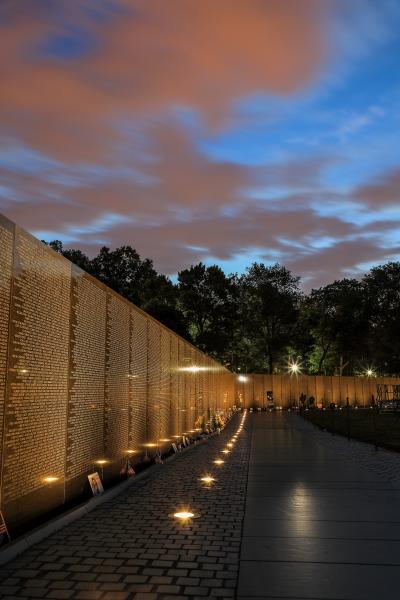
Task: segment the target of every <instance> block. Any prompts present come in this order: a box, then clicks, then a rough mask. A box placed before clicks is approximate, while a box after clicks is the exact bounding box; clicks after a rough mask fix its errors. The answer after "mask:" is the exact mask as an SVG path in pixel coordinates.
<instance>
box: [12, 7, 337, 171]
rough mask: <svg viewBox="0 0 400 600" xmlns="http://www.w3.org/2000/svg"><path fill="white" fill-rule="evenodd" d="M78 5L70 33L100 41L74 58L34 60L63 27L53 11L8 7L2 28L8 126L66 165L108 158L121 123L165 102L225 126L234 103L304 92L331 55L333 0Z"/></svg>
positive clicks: (68, 18)
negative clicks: (325, 23) (99, 14)
mask: <svg viewBox="0 0 400 600" xmlns="http://www.w3.org/2000/svg"><path fill="white" fill-rule="evenodd" d="M28 4H29V3H28ZM82 4H83V5H84V4H85V3H76V6H74V4H73V3H72V5H70V6H69V4H68V3H62V5H60V6H62V8H63V10H64V12H65V15H64V16H63V19H64V21H65V25H64V27H65V28H67V25H68V24H69V23H71V22H73V24H74V26H75V27H76V26H81V27H82V29H83V34H82V35H85V32H86V34H87V35H88V36H89V35H90V36H93V38H94V39H95V40H96V43H95V44H94V49H93V51H92V52H88V53H87V54H85V55H84V56H83V57H82V58H81V59H80V60H79V61H78V60H75V61H67V60H55V59H52V58H51V56H48V57H46V56H41V57H40V58H38V56H37V47H38V44H39V43H40V42H42V41H43V40H46V39H47V38H48V37H49V36H52V35H61V34H62V33H64V30H63V21H62V20H60V19H58V20H57V19H55V18H54V15H53V12H54V10H53V12H52V10H51V8H50V6H49V10H48V14H47V20H46V14H43V13H44V11H39V12H38V13H37V14H35V12H34V11H33V10H27V11H26V12H23V11H18V12H17V10H18V9H15V13H14V12H13V10H12V8H9V11H8V13H9V14H8V17H9V18H8V19H6V20H5V24H3V25H2V26H1V27H0V54H1V56H3V57H7V60H2V62H1V66H0V111H1V113H2V114H3V115H4V116H5V118H6V123H7V125H6V127H7V128H8V130H9V132H10V133H12V134H13V135H18V137H19V138H20V139H21V140H23V141H25V142H26V143H28V144H30V145H32V146H33V147H35V148H38V149H40V150H43V151H44V152H46V153H49V154H52V155H54V156H57V157H61V158H62V159H67V160H69V161H74V160H86V161H88V160H94V159H96V160H97V159H98V158H99V157H102V158H103V159H104V160H112V151H113V148H114V146H115V145H116V144H117V143H118V142H120V140H121V138H123V135H124V134H123V132H122V131H121V130H120V129H118V128H117V126H116V123H117V120H118V119H121V120H122V119H124V120H129V119H131V118H137V117H138V116H140V117H141V118H143V117H144V116H145V115H147V116H148V115H150V114H152V113H154V112H155V111H156V112H157V111H164V110H165V109H166V108H168V107H170V106H175V105H187V106H191V107H193V108H194V109H196V110H198V111H199V112H200V114H202V115H203V116H204V118H205V119H206V120H207V121H208V122H209V123H214V124H221V123H223V122H224V120H225V119H226V117H227V115H228V113H229V110H230V105H231V102H232V101H233V100H234V99H237V98H239V97H242V96H246V95H247V94H251V93H255V92H260V91H265V92H273V93H279V94H289V93H292V92H294V91H296V90H298V89H300V88H302V87H304V86H305V85H306V84H307V83H308V82H309V81H310V79H311V78H312V77H314V76H315V75H316V74H317V73H318V71H319V68H320V66H321V62H322V60H323V57H324V56H325V51H326V48H325V42H324V37H325V39H326V36H324V28H323V27H321V22H322V20H323V18H324V15H325V12H326V9H327V7H328V6H329V2H328V1H327V0H326V1H325V0H302V2H298V0H269V1H268V2H266V1H265V0H235V1H234V2H232V0H218V1H215V0H201V2H199V1H198V0H168V2H165V0H130V1H128V0H125V1H124V2H122V1H121V2H117V3H116V5H117V7H118V9H119V10H116V11H115V12H114V13H112V12H111V11H110V14H109V15H108V18H107V19H92V20H90V19H89V18H88V16H87V13H86V12H85V11H84V10H81V6H82ZM46 5H47V3H46ZM0 10H1V9H0Z"/></svg>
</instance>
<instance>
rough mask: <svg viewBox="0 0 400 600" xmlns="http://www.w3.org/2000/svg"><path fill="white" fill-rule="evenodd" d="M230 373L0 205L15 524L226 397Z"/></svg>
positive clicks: (7, 453)
mask: <svg viewBox="0 0 400 600" xmlns="http://www.w3.org/2000/svg"><path fill="white" fill-rule="evenodd" d="M234 401H235V398H234V376H233V375H232V374H231V373H229V371H227V370H226V369H225V368H223V367H222V366H221V365H219V364H218V363H217V362H215V361H213V360H212V359H210V358H209V357H207V356H206V355H204V354H203V353H201V352H200V351H199V350H197V349H196V348H194V347H193V346H192V345H191V344H189V343H188V342H186V341H185V340H183V339H182V338H180V337H179V336H177V335H176V334H174V333H173V332H172V331H170V330H168V329H167V328H166V327H164V326H163V325H161V324H160V323H158V322H157V321H156V320H155V319H153V318H152V317H150V316H149V315H147V314H146V313H144V312H143V311H141V310H140V309H138V308H137V307H136V306H134V305H133V304H131V303H130V302H128V301H127V300H125V299H124V298H122V297H121V296H119V295H118V294H116V293H115V292H113V291H112V290H110V289H109V288H107V287H106V286H105V285H103V284H102V283H100V282H99V281H97V280H96V279H94V278H93V277H91V276H90V275H88V274H87V273H85V272H84V271H82V270H81V269H79V268H78V267H76V266H75V265H73V264H72V263H70V262H69V261H67V260H66V259H65V258H64V257H62V256H60V255H59V254H57V253H56V252H54V251H53V250H51V249H50V248H48V247H46V246H45V245H44V244H43V243H41V242H40V241H39V240H37V239H35V238H34V237H33V236H31V235H30V234H28V233H27V232H25V231H24V230H22V229H21V228H19V227H18V226H17V225H14V224H13V223H12V222H10V221H9V220H7V219H6V218H5V217H2V216H0V460H1V463H0V464H1V469H0V477H1V478H0V510H1V511H2V513H3V515H4V518H5V521H6V523H7V525H8V527H9V529H11V531H12V530H13V529H15V528H16V527H19V526H21V525H23V523H24V522H26V521H29V520H31V519H33V518H34V517H36V516H39V515H40V514H42V513H46V512H48V511H50V510H52V509H55V508H58V507H59V506H61V505H62V504H63V503H65V502H68V501H70V500H72V499H74V498H76V497H77V496H79V495H80V494H82V493H83V492H85V491H87V490H88V481H87V475H88V474H89V473H92V472H94V471H98V472H99V473H100V475H101V477H102V478H103V479H104V480H105V481H107V480H111V479H112V478H115V477H118V475H119V472H120V470H121V468H122V467H123V466H124V465H125V464H126V461H127V460H128V459H129V460H130V462H131V463H132V464H134V463H135V462H139V461H142V460H143V458H144V456H145V455H146V454H147V455H148V456H154V454H155V453H156V452H158V451H160V452H162V451H164V450H167V449H168V448H169V447H170V445H171V442H172V441H173V440H174V439H175V438H174V437H173V436H179V435H182V434H183V433H184V432H187V431H190V430H191V429H192V430H193V429H194V426H195V422H196V420H197V419H198V418H199V417H201V416H204V417H205V418H206V419H208V418H209V417H210V415H211V414H213V413H214V412H215V411H217V410H222V409H226V408H229V407H231V406H233V404H234Z"/></svg>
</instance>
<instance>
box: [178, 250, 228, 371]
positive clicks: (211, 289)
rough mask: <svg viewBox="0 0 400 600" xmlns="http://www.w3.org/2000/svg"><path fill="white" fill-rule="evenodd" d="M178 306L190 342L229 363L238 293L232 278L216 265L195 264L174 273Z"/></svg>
mask: <svg viewBox="0 0 400 600" xmlns="http://www.w3.org/2000/svg"><path fill="white" fill-rule="evenodd" d="M178 289H179V306H180V308H181V310H182V312H183V314H184V315H185V317H186V319H187V321H188V323H189V331H190V334H191V336H192V339H193V341H194V343H195V344H196V345H197V346H198V347H199V348H201V349H202V350H204V351H205V352H208V353H209V354H211V355H212V356H214V357H216V358H219V359H220V360H222V361H224V362H225V363H227V362H230V356H231V352H232V342H233V331H234V329H235V327H236V322H237V308H238V290H237V286H236V280H235V278H234V277H232V276H230V277H228V276H226V275H225V273H224V272H223V271H222V269H221V268H220V267H218V266H216V265H213V266H210V267H206V266H205V265H204V264H203V263H201V262H200V263H199V264H197V265H194V266H192V267H190V269H184V270H183V271H180V273H179V274H178Z"/></svg>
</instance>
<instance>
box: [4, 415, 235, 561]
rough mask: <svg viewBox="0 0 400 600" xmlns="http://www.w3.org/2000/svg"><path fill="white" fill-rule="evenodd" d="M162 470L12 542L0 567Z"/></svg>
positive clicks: (124, 483)
mask: <svg viewBox="0 0 400 600" xmlns="http://www.w3.org/2000/svg"><path fill="white" fill-rule="evenodd" d="M231 421H232V419H231V420H230V421H229V422H228V423H227V425H228V424H229V423H230V422H231ZM224 429H225V428H224ZM221 431H223V430H221ZM216 435H218V433H217V432H214V433H212V434H210V435H209V436H208V437H207V438H205V439H202V440H199V441H196V442H195V443H193V444H191V445H190V446H189V447H187V448H184V449H183V450H182V451H181V452H178V453H176V454H172V455H171V456H168V457H167V458H166V459H165V460H164V464H165V463H170V462H171V461H173V460H174V459H176V458H178V457H179V456H182V454H185V453H186V452H190V451H191V450H193V449H194V448H197V447H199V446H201V445H203V444H205V443H206V442H208V440H209V439H210V438H213V437H215V436H216ZM162 468H163V465H156V464H154V465H151V466H150V467H149V468H147V469H145V470H144V471H142V472H141V473H139V474H138V475H136V476H135V477H131V478H129V479H127V480H126V481H122V482H121V483H118V484H116V485H115V486H113V487H112V488H110V489H108V490H106V491H105V492H104V493H103V494H102V495H101V496H96V497H95V498H91V499H90V500H88V502H87V503H85V504H83V505H81V506H78V507H77V508H74V509H72V510H71V511H69V512H67V513H65V514H63V515H60V516H59V517H55V518H54V519H52V520H50V521H49V522H48V523H45V524H44V525H40V526H39V527H38V528H37V529H33V530H32V532H31V533H28V534H26V535H24V536H22V537H20V538H18V539H17V540H16V541H15V542H11V543H10V544H8V545H6V547H5V548H4V549H3V550H0V566H2V565H5V564H7V563H8V562H10V561H12V560H14V559H15V558H17V556H19V555H20V554H22V553H23V552H25V550H27V549H28V548H31V547H32V546H34V545H35V544H37V543H39V542H41V541H42V540H44V539H46V538H47V537H49V536H50V535H52V534H53V533H55V532H56V531H59V530H60V529H62V528H63V527H65V526H66V525H69V524H70V523H73V522H74V521H77V520H78V519H80V518H82V517H84V516H85V515H86V514H87V513H90V512H92V510H95V509H96V508H97V507H98V506H101V505H102V504H104V503H105V502H108V501H109V500H112V499H113V498H115V497H116V496H118V495H119V494H122V493H123V492H125V491H126V490H128V489H130V488H131V487H135V485H136V484H137V483H139V482H140V481H142V480H144V479H154V478H155V477H157V475H158V473H159V471H160V470H161V469H162Z"/></svg>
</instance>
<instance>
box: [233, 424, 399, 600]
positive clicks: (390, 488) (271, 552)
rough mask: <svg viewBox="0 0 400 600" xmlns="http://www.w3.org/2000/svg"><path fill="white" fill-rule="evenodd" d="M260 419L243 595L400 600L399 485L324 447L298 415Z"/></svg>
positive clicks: (251, 469)
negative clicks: (386, 480)
mask: <svg viewBox="0 0 400 600" xmlns="http://www.w3.org/2000/svg"><path fill="white" fill-rule="evenodd" d="M252 420H253V438H252V448H251V456H250V466H249V479H248V489H247V501H246V513H245V521H244V528H243V539H242V548H241V561H240V572H239V584H238V598H239V599H240V600H246V599H250V598H268V599H271V600H272V599H275V598H276V599H278V598H279V599H282V598H285V599H289V598H290V599H293V600H294V599H297V600H299V599H303V598H307V599H311V598H312V599H319V598H321V599H322V598H323V599H325V600H328V599H329V600H336V599H340V600H350V599H358V600H361V599H362V600H368V599H371V600H397V599H398V598H400V485H399V484H397V488H396V487H395V485H396V484H394V483H389V482H385V481H384V480H383V478H382V477H380V476H379V475H378V474H377V473H372V472H370V471H368V470H366V469H365V468H363V467H362V466H358V465H357V464H355V463H354V462H352V461H349V460H347V459H346V458H345V457H344V456H343V453H341V454H340V455H338V454H337V453H335V452H334V451H333V450H332V449H330V448H327V447H325V446H324V445H321V444H320V443H318V441H317V436H316V435H315V436H314V435H313V432H312V431H310V428H308V427H307V428H305V427H303V425H302V421H299V417H297V416H294V415H289V414H286V415H283V414H279V413H278V414H275V415H271V414H256V415H254V416H253V418H252ZM326 435H329V434H326ZM338 443H339V444H340V443H341V444H342V445H344V444H345V443H347V442H346V441H345V440H343V438H342V439H341V441H339V440H338Z"/></svg>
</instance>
